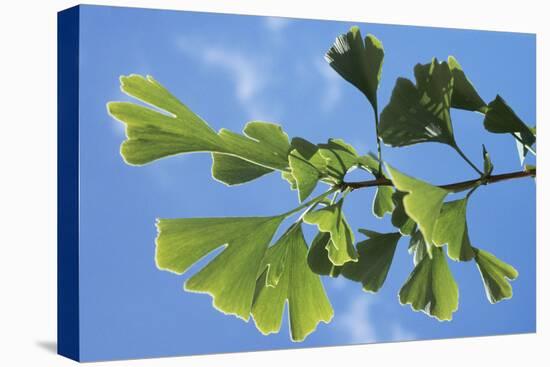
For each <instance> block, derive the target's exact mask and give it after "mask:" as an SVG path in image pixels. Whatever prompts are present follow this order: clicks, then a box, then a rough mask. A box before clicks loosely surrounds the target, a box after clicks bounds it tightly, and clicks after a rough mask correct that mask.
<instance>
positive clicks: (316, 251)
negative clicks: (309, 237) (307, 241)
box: [307, 232, 342, 277]
mask: <svg viewBox="0 0 550 367" xmlns="http://www.w3.org/2000/svg"><path fill="white" fill-rule="evenodd" d="M330 241H331V239H330V233H328V232H318V233H317V235H316V236H315V238H314V239H313V241H312V242H311V246H310V247H309V251H308V254H307V263H308V265H309V268H310V269H311V271H313V272H314V273H315V274H319V275H329V276H331V277H337V276H338V275H339V274H340V272H341V270H342V267H341V266H335V265H334V264H333V263H332V261H330V259H329V258H328V250H327V248H329V247H331V246H333V245H332V243H330Z"/></svg>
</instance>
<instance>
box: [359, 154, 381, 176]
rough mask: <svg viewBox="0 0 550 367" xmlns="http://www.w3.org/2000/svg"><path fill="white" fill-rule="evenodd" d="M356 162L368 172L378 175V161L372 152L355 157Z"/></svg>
mask: <svg viewBox="0 0 550 367" xmlns="http://www.w3.org/2000/svg"><path fill="white" fill-rule="evenodd" d="M357 164H358V165H359V166H360V167H361V168H363V169H365V170H367V171H368V172H370V173H372V174H373V175H374V176H375V177H378V176H379V174H378V171H379V170H380V168H381V167H380V163H379V161H378V159H377V158H375V157H374V156H373V155H372V154H370V153H369V154H367V155H362V156H360V157H359V158H357Z"/></svg>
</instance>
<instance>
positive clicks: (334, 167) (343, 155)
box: [318, 139, 359, 180]
mask: <svg viewBox="0 0 550 367" xmlns="http://www.w3.org/2000/svg"><path fill="white" fill-rule="evenodd" d="M318 146H319V153H321V156H323V157H324V158H325V159H326V160H327V169H328V171H329V173H331V174H332V175H333V176H334V177H336V178H338V179H340V180H342V179H343V178H344V176H345V175H346V173H347V172H348V171H349V170H350V169H351V168H353V167H355V166H357V165H358V164H359V155H358V154H357V151H356V150H355V148H353V147H352V146H351V145H349V144H347V143H346V142H344V141H343V140H342V139H329V141H328V143H326V144H319V145H318Z"/></svg>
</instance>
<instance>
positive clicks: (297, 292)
mask: <svg viewBox="0 0 550 367" xmlns="http://www.w3.org/2000/svg"><path fill="white" fill-rule="evenodd" d="M306 254H307V245H306V242H305V239H304V236H303V234H302V229H301V226H300V225H294V226H293V227H292V228H290V229H289V230H288V231H287V233H285V234H284V235H283V236H282V237H281V238H280V239H279V240H278V241H277V243H276V244H275V245H273V246H272V247H270V248H269V249H268V250H267V253H266V256H265V258H264V260H263V261H262V267H261V268H262V269H265V271H264V272H263V273H262V274H261V276H260V277H259V279H258V281H257V288H256V294H255V297H254V304H253V306H252V316H253V318H254V322H255V323H256V326H257V328H258V329H259V330H260V331H261V332H262V333H263V334H270V333H273V332H278V331H279V330H280V328H281V321H282V316H283V311H284V307H285V302H287V301H288V316H289V321H290V335H291V339H292V340H293V341H302V340H304V339H305V338H306V337H307V336H308V335H309V334H310V333H311V332H313V331H314V330H315V328H316V327H317V324H318V323H319V322H321V321H323V322H325V323H328V322H330V320H331V319H332V317H333V314H334V311H333V310H332V306H331V305H330V302H329V300H328V298H327V295H326V293H325V290H324V288H323V284H322V283H321V279H320V278H319V276H318V275H316V274H314V273H313V272H312V271H311V270H310V269H309V267H308V265H307V262H306ZM272 273H274V275H272ZM271 278H276V281H274V280H273V279H271Z"/></svg>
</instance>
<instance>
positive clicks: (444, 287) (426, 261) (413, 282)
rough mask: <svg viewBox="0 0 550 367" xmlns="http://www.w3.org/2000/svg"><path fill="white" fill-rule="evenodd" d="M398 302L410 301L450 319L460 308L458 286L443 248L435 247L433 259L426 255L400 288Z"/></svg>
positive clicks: (438, 315)
mask: <svg viewBox="0 0 550 367" xmlns="http://www.w3.org/2000/svg"><path fill="white" fill-rule="evenodd" d="M399 302H401V304H403V305H405V304H410V305H411V307H412V309H413V310H415V311H422V312H424V313H426V314H428V315H430V316H433V317H435V318H437V319H438V320H451V319H452V317H453V312H455V311H456V310H457V309H458V287H457V285H456V282H455V280H454V278H453V275H452V274H451V271H450V269H449V265H448V264H447V260H446V259H445V254H443V249H441V248H440V247H434V248H433V250H432V258H430V257H429V256H424V257H423V258H422V260H421V261H420V262H419V263H418V264H417V265H416V266H415V267H414V270H413V271H412V273H411V275H410V276H409V278H408V279H407V281H406V282H405V284H404V285H403V287H402V288H401V290H400V291H399Z"/></svg>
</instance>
